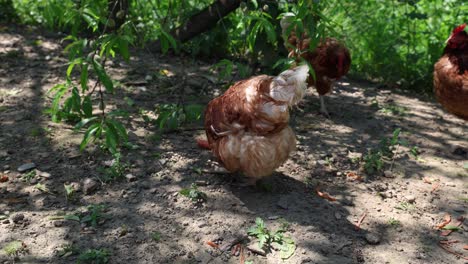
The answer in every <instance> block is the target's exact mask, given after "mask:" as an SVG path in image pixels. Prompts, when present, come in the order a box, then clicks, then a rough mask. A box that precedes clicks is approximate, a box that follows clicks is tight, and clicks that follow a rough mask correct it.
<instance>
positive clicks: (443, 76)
mask: <svg viewBox="0 0 468 264" xmlns="http://www.w3.org/2000/svg"><path fill="white" fill-rule="evenodd" d="M465 27H466V24H463V25H460V26H458V27H456V28H455V29H454V30H453V31H452V34H451V35H450V37H449V38H448V40H447V45H446V46H445V49H444V53H443V55H442V57H441V58H440V59H439V61H437V63H436V64H435V65H434V93H435V95H436V98H437V100H438V101H439V103H440V104H441V105H442V106H443V107H444V108H445V109H446V110H447V111H448V112H450V113H452V114H454V115H456V116H458V117H460V118H462V119H464V120H467V121H468V34H467V33H466V31H465Z"/></svg>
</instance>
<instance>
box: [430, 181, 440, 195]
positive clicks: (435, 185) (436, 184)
mask: <svg viewBox="0 0 468 264" xmlns="http://www.w3.org/2000/svg"><path fill="white" fill-rule="evenodd" d="M439 186H440V183H434V184H433V185H432V190H431V193H433V192H435V191H437V189H439Z"/></svg>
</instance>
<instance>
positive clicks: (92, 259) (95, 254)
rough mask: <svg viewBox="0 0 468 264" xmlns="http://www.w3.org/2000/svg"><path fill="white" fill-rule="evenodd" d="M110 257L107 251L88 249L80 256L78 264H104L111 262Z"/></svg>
mask: <svg viewBox="0 0 468 264" xmlns="http://www.w3.org/2000/svg"><path fill="white" fill-rule="evenodd" d="M109 256H110V252H109V250H107V249H88V250H86V251H85V252H83V253H81V254H80V255H79V256H78V261H77V263H93V264H104V263H108V262H109Z"/></svg>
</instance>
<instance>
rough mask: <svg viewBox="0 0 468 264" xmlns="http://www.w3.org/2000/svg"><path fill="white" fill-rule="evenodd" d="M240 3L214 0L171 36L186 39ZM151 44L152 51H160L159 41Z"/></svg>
mask: <svg viewBox="0 0 468 264" xmlns="http://www.w3.org/2000/svg"><path fill="white" fill-rule="evenodd" d="M240 3H241V0H216V1H215V2H214V3H213V4H211V5H210V6H208V7H207V8H205V9H203V10H201V11H200V12H198V13H197V14H195V15H194V16H192V17H191V18H190V19H189V20H188V21H187V22H185V24H184V25H182V26H181V27H179V28H176V29H175V30H174V31H172V32H171V36H172V37H173V38H174V39H176V40H177V41H180V42H185V41H188V40H190V39H192V38H193V37H195V36H197V35H199V34H201V33H203V32H205V31H208V30H210V29H212V28H213V27H215V26H216V23H217V22H218V21H219V20H221V19H222V18H223V17H225V16H227V15H228V14H229V13H231V12H232V11H234V10H236V9H237V8H238V7H239V6H240ZM150 45H151V44H150ZM152 46H153V50H154V51H160V49H161V45H160V43H159V41H157V42H155V43H154V44H152Z"/></svg>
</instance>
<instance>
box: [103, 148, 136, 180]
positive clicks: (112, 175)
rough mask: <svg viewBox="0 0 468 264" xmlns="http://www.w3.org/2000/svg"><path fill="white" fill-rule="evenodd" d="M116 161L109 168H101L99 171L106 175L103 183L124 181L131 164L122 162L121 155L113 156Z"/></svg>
mask: <svg viewBox="0 0 468 264" xmlns="http://www.w3.org/2000/svg"><path fill="white" fill-rule="evenodd" d="M113 157H114V159H113V160H112V163H111V165H110V166H109V167H107V168H100V169H99V171H100V172H101V173H103V174H104V177H103V178H102V181H104V182H111V181H114V180H118V179H122V178H123V177H124V175H125V172H126V171H127V169H128V167H129V164H127V163H124V162H122V161H121V154H120V153H115V154H113Z"/></svg>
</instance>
